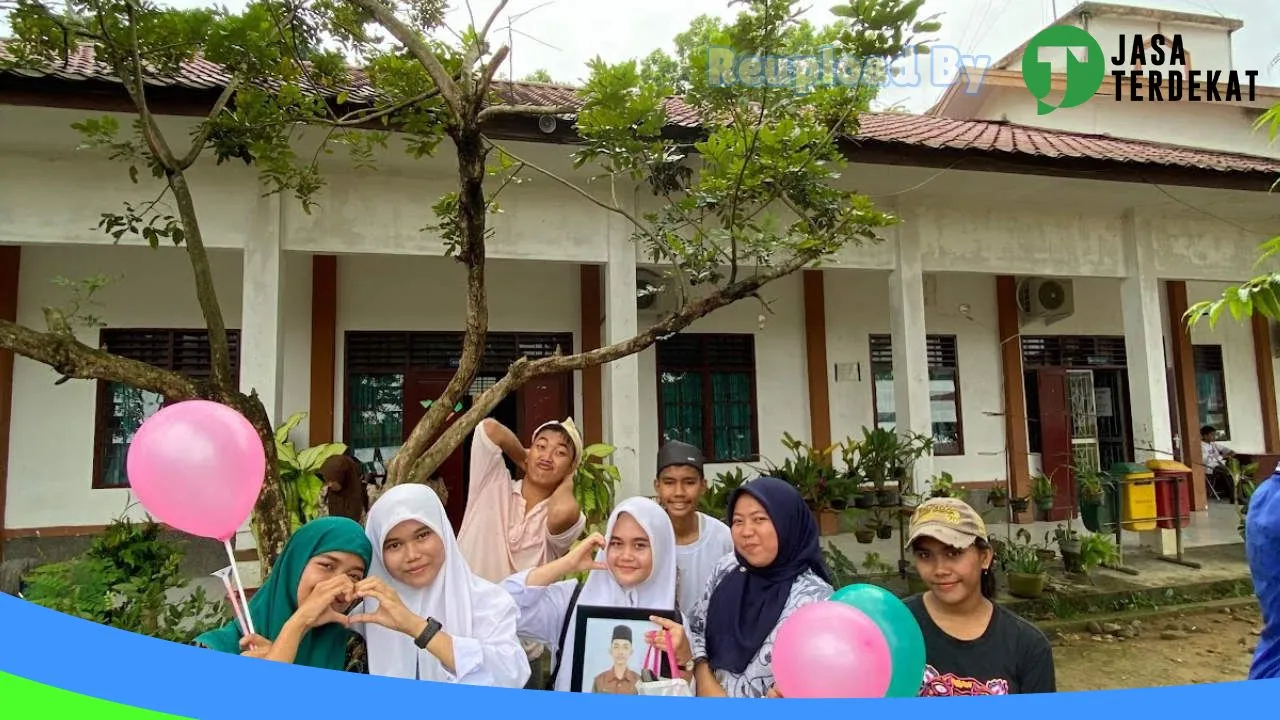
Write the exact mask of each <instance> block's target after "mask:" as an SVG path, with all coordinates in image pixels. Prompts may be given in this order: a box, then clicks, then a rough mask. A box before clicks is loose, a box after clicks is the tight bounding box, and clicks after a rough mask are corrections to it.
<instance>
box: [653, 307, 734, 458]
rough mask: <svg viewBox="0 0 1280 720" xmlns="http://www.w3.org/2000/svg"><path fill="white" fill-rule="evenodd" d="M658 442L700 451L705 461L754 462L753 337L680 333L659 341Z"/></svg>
mask: <svg viewBox="0 0 1280 720" xmlns="http://www.w3.org/2000/svg"><path fill="white" fill-rule="evenodd" d="M657 371H658V423H659V432H660V435H661V440H662V441H663V442H665V441H667V440H680V441H682V442H687V443H690V444H693V445H697V446H698V447H699V448H701V449H702V452H703V454H704V455H706V456H707V459H708V462H735V461H744V460H752V459H754V458H755V457H756V455H757V453H758V446H757V442H756V410H755V408H756V396H755V338H754V337H753V336H751V335H711V334H699V333H682V334H679V335H676V336H673V337H671V338H668V339H666V340H660V341H659V342H658V344H657Z"/></svg>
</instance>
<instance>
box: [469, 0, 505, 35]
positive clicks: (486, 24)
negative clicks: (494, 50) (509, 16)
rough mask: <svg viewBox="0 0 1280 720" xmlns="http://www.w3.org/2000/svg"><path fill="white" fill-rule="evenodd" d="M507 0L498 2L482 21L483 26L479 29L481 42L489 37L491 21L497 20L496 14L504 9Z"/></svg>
mask: <svg viewBox="0 0 1280 720" xmlns="http://www.w3.org/2000/svg"><path fill="white" fill-rule="evenodd" d="M507 2H508V0H501V2H499V3H498V6H497V7H495V8H494V9H493V12H491V13H489V19H488V20H485V21H484V27H483V28H481V29H480V36H479V37H480V42H481V43H483V42H484V41H485V39H487V38H488V37H489V29H490V28H492V27H493V23H494V22H496V21H497V19H498V16H499V15H501V14H502V11H503V10H505V9H506V7H507ZM474 24H475V22H474V21H472V25H474Z"/></svg>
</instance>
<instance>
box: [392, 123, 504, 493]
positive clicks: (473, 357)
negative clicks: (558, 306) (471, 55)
mask: <svg viewBox="0 0 1280 720" xmlns="http://www.w3.org/2000/svg"><path fill="white" fill-rule="evenodd" d="M453 142H454V145H455V146H456V147H457V156H458V181H459V192H458V209H457V218H456V219H455V221H456V222H457V223H458V224H459V226H460V229H461V236H462V242H461V248H460V250H459V252H458V260H459V261H461V262H462V263H464V264H465V265H466V267H467V306H466V332H465V334H464V335H463V338H462V355H461V357H459V358H458V368H457V370H456V371H454V373H453V377H452V378H450V379H449V384H448V385H447V386H445V389H444V393H443V394H442V395H441V396H440V398H439V399H438V400H437V401H436V402H435V403H434V404H433V405H432V406H431V407H430V408H427V413H426V415H425V416H423V418H422V420H420V421H418V424H417V426H415V427H414V428H413V431H412V432H411V433H409V437H408V438H406V439H405V441H404V444H403V445H401V446H400V450H399V451H398V452H397V453H396V456H395V458H394V459H392V461H391V465H390V467H388V472H387V475H388V478H387V483H388V484H390V485H397V484H399V483H402V482H406V481H415V480H418V479H426V478H425V477H423V475H422V474H420V471H421V469H422V468H423V463H422V461H421V459H422V458H423V457H424V454H425V456H430V457H434V455H433V453H435V448H436V447H437V446H438V445H439V441H438V440H435V437H436V433H438V432H439V431H440V428H441V426H443V425H444V422H445V421H446V420H447V419H448V416H449V413H451V412H452V408H453V405H454V403H456V402H457V401H458V400H459V399H460V398H461V397H462V394H463V391H464V390H465V389H466V388H468V387H470V386H471V381H472V380H473V379H474V378H475V374H476V370H477V369H478V368H479V367H480V357H481V356H482V355H483V354H484V345H485V338H486V336H487V334H488V330H489V306H488V295H487V291H486V289H485V280H484V275H485V246H484V240H485V219H486V215H487V213H488V211H489V207H488V202H487V201H486V200H485V195H484V178H485V155H486V150H485V147H484V139H483V138H482V136H481V135H480V133H479V131H478V130H477V129H476V126H475V125H474V124H468V123H462V124H461V125H460V126H459V128H458V130H457V131H456V132H455V133H454V134H453ZM433 440H435V441H434V442H433ZM428 443H431V448H430V450H428V448H427V445H428ZM435 467H436V466H435V465H432V466H430V467H429V468H426V469H427V470H428V471H430V470H434V469H435Z"/></svg>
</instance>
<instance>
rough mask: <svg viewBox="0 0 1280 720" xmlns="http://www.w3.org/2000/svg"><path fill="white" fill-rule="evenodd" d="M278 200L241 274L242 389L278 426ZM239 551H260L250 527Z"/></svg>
mask: <svg viewBox="0 0 1280 720" xmlns="http://www.w3.org/2000/svg"><path fill="white" fill-rule="evenodd" d="M282 210H283V208H282V206H281V203H280V197H279V196H278V195H274V196H272V197H270V198H263V199H262V200H260V201H259V203H258V207H257V210H256V211H255V213H254V214H255V222H254V223H253V224H252V227H254V228H256V229H257V230H256V232H254V233H253V234H252V235H250V236H248V237H246V238H245V244H244V270H243V274H242V276H241V282H242V289H241V311H240V390H241V392H244V393H251V392H255V391H256V392H257V393H258V397H259V398H260V399H261V400H262V404H263V406H264V407H265V408H266V410H267V415H268V416H269V417H270V418H271V424H272V426H273V427H274V426H276V425H278V424H279V423H280V421H281V420H282V418H281V407H282V404H281V395H282V392H283V389H284V292H283V291H284V262H285V259H284V249H283V247H282V238H281V224H282V222H283V215H282ZM235 546H236V550H248V549H251V548H256V547H257V543H256V542H254V538H253V533H252V532H251V531H250V528H249V523H248V522H246V523H245V524H244V525H243V526H241V528H240V531H239V532H237V533H236V541H235ZM238 566H239V567H238V569H239V571H240V577H241V579H242V580H244V584H245V586H246V587H258V586H259V585H261V578H260V577H259V575H260V573H259V566H258V563H257V562H256V561H250V562H241V563H238Z"/></svg>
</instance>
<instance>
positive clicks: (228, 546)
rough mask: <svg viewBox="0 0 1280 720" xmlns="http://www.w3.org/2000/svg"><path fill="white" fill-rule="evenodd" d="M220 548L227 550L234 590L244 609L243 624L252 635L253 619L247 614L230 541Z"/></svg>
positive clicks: (242, 588) (223, 543)
mask: <svg viewBox="0 0 1280 720" xmlns="http://www.w3.org/2000/svg"><path fill="white" fill-rule="evenodd" d="M222 546H223V547H225V548H226V549H227V558H228V559H229V560H231V574H232V575H233V576H234V577H235V579H236V590H237V591H239V593H240V605H241V607H243V608H244V624H245V626H246V627H248V628H249V634H250V635H253V634H254V629H253V617H252V616H251V615H250V614H249V601H248V600H246V599H245V597H244V581H242V580H241V579H240V569H239V568H238V567H237V566H236V553H235V551H234V550H232V549H231V539H230V538H227V539H226V540H223V541H222Z"/></svg>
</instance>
